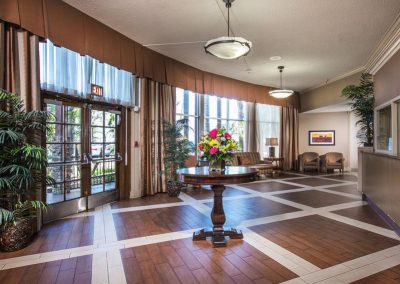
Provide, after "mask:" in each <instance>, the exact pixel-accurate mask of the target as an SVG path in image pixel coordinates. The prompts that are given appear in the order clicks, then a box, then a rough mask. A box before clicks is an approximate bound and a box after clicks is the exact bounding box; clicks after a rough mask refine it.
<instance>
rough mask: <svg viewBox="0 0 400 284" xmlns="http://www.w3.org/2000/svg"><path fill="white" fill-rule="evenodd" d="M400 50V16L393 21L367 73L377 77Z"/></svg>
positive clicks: (376, 50)
mask: <svg viewBox="0 0 400 284" xmlns="http://www.w3.org/2000/svg"><path fill="white" fill-rule="evenodd" d="M399 49H400V14H399V15H398V16H397V17H396V19H395V20H394V21H393V23H392V25H391V26H390V27H389V29H388V30H387V32H386V33H385V35H384V36H383V38H382V39H381V41H380V42H379V44H378V46H377V47H376V48H375V50H374V52H373V53H372V54H371V56H370V58H369V59H368V61H367V64H366V65H365V66H366V71H367V72H369V73H371V74H372V75H375V74H376V73H377V72H378V71H379V69H381V68H382V66H383V65H384V64H385V63H386V62H387V61H388V60H389V59H390V58H391V57H392V56H393V55H394V54H395V53H396V52H397V51H398V50H399Z"/></svg>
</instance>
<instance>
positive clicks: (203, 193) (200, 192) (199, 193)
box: [183, 186, 249, 200]
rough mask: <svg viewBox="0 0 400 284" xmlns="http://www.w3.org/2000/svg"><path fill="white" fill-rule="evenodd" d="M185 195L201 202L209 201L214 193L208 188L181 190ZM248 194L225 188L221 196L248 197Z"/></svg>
mask: <svg viewBox="0 0 400 284" xmlns="http://www.w3.org/2000/svg"><path fill="white" fill-rule="evenodd" d="M183 192H185V193H186V194H188V195H190V196H191V197H193V198H195V199H197V200H201V199H209V198H213V197H214V193H213V191H212V190H211V188H210V187H188V188H186V189H184V190H183ZM248 194H249V193H247V192H244V191H242V190H239V189H236V188H232V187H229V186H227V187H226V189H225V190H224V193H223V196H224V197H229V196H239V195H248Z"/></svg>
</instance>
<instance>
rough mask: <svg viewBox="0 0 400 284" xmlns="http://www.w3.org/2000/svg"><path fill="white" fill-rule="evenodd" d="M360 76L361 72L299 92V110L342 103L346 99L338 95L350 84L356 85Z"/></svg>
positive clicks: (303, 110)
mask: <svg viewBox="0 0 400 284" xmlns="http://www.w3.org/2000/svg"><path fill="white" fill-rule="evenodd" d="M360 77H361V72H360V73H356V74H354V75H351V76H348V77H346V78H343V79H340V80H338V81H335V82H332V83H328V84H327V85H324V86H322V87H319V88H317V89H314V90H312V91H309V92H307V93H303V94H300V112H305V111H309V110H313V109H318V108H321V107H326V106H330V105H336V104H339V103H343V102H344V101H346V100H345V99H344V98H343V97H341V96H340V95H341V94H342V90H343V88H344V87H346V86H347V85H351V84H353V85H358V84H359V81H360Z"/></svg>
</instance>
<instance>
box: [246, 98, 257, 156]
mask: <svg viewBox="0 0 400 284" xmlns="http://www.w3.org/2000/svg"><path fill="white" fill-rule="evenodd" d="M247 118H248V120H247V125H246V129H245V131H246V137H247V144H246V145H245V149H243V150H244V151H246V152H256V151H257V134H256V133H257V122H256V104H255V103H247Z"/></svg>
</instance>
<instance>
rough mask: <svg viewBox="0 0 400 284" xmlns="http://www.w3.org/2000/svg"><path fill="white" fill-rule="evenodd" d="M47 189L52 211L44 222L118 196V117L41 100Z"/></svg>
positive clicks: (102, 110) (85, 106)
mask: <svg viewBox="0 0 400 284" xmlns="http://www.w3.org/2000/svg"><path fill="white" fill-rule="evenodd" d="M45 109H46V110H47V111H48V112H49V113H50V114H51V116H50V118H49V119H48V121H47V128H48V130H47V133H46V149H47V156H48V167H47V175H48V176H50V177H52V178H53V179H54V180H55V184H54V185H52V186H47V188H46V194H45V200H46V202H47V203H48V204H51V205H52V208H53V209H52V210H50V211H49V212H48V213H46V214H45V216H44V218H45V221H48V220H52V219H57V218H60V217H64V216H67V215H71V214H74V213H77V212H81V211H85V210H89V209H92V208H95V207H96V206H99V205H102V204H105V203H108V202H112V201H114V200H116V198H117V196H118V174H119V172H118V162H119V161H121V160H122V158H121V155H120V154H118V142H119V139H118V135H119V124H120V120H121V115H120V112H119V111H117V110H114V109H108V108H104V107H101V106H96V105H88V104H82V103H72V102H61V101H56V100H46V101H45Z"/></svg>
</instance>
